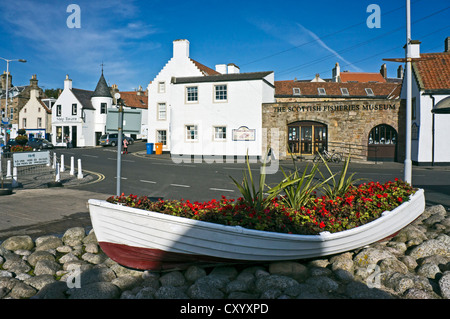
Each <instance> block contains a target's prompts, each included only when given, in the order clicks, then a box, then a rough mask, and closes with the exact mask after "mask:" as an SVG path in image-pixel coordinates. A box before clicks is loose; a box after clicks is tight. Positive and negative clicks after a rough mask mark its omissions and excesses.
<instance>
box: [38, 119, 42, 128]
mask: <svg viewBox="0 0 450 319" xmlns="http://www.w3.org/2000/svg"><path fill="white" fill-rule="evenodd" d="M37 127H38V128H39V127H42V117H38V118H37Z"/></svg>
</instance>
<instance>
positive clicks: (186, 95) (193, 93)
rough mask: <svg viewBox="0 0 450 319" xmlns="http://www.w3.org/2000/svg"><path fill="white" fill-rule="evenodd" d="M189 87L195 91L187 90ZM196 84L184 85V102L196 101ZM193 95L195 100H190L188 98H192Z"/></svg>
mask: <svg viewBox="0 0 450 319" xmlns="http://www.w3.org/2000/svg"><path fill="white" fill-rule="evenodd" d="M189 89H196V92H192V93H191V92H189ZM198 92H199V89H198V85H189V86H186V87H185V103H186V104H195V103H198V100H199V98H198ZM194 95H195V100H190V98H193V97H194Z"/></svg>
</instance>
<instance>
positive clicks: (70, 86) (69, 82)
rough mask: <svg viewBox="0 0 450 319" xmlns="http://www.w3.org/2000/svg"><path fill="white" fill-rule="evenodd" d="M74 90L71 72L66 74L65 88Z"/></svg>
mask: <svg viewBox="0 0 450 319" xmlns="http://www.w3.org/2000/svg"><path fill="white" fill-rule="evenodd" d="M66 89H67V90H72V80H71V79H69V74H66V79H65V80H64V90H66Z"/></svg>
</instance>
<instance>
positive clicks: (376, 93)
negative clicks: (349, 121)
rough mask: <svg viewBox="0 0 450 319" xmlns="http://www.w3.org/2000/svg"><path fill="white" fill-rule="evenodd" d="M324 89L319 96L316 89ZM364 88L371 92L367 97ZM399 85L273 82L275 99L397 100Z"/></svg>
mask: <svg viewBox="0 0 450 319" xmlns="http://www.w3.org/2000/svg"><path fill="white" fill-rule="evenodd" d="M294 88H299V89H300V95H294V93H293V92H294ZM319 88H324V89H325V92H326V94H325V95H319V93H318V89H319ZM341 88H346V89H347V90H348V94H349V95H347V96H346V95H343V94H342V91H341ZM366 88H370V89H372V91H373V96H368V95H367V93H366V90H365V89H366ZM400 91H401V84H398V83H359V82H358V83H354V82H346V83H341V82H297V81H293V80H288V81H275V97H278V98H281V97H297V98H301V97H320V98H323V97H334V98H338V97H339V98H342V97H344V98H345V97H349V98H398V97H399V96H400Z"/></svg>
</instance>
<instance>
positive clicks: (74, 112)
mask: <svg viewBox="0 0 450 319" xmlns="http://www.w3.org/2000/svg"><path fill="white" fill-rule="evenodd" d="M72 115H77V104H76V103H74V104H72Z"/></svg>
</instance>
